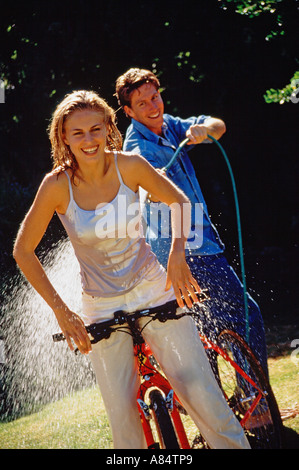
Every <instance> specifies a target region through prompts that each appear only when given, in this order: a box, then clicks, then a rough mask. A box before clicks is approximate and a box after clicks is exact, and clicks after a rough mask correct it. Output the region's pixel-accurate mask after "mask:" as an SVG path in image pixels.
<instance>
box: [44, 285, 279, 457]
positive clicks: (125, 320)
mask: <svg viewBox="0 0 299 470" xmlns="http://www.w3.org/2000/svg"><path fill="white" fill-rule="evenodd" d="M198 298H199V303H196V304H193V307H192V309H187V308H185V309H184V311H182V312H181V313H177V308H178V304H177V302H176V300H173V301H170V302H168V303H166V304H165V305H162V306H159V307H153V308H146V309H142V310H138V311H136V312H133V313H127V312H124V311H117V312H115V313H114V318H113V319H112V320H107V321H104V322H102V323H93V324H90V325H87V326H86V330H87V332H88V333H89V334H90V336H91V343H92V344H95V343H97V342H98V341H101V340H104V339H106V338H109V337H110V335H111V334H113V332H115V331H123V332H126V333H128V334H130V335H131V336H132V337H133V341H134V353H135V356H136V357H137V359H138V361H137V362H138V368H139V374H140V378H141V385H140V387H139V390H138V393H137V397H136V404H137V407H138V410H139V415H140V419H141V423H142V427H143V432H144V435H145V439H146V442H147V446H148V448H149V449H157V448H162V449H163V448H164V449H194V448H208V445H207V443H206V441H205V439H204V436H202V435H201V434H200V431H198V430H197V431H196V435H195V436H192V438H191V439H190V437H188V436H187V432H186V427H185V425H184V423H183V420H182V417H183V416H184V415H187V413H186V410H185V409H184V407H183V406H182V404H181V403H180V400H179V399H178V397H177V396H176V394H175V392H174V390H173V389H172V388H171V385H170V383H169V382H168V380H167V378H166V377H165V375H164V374H163V371H162V370H161V368H160V366H159V364H158V363H157V361H156V360H155V358H154V356H153V354H152V352H151V350H150V347H149V346H148V345H147V344H146V343H145V341H144V339H143V337H142V330H143V329H144V328H145V327H146V326H147V324H148V323H149V322H151V321H155V320H158V321H162V322H164V321H167V320H170V319H175V320H179V319H180V318H182V317H183V316H185V315H191V316H192V317H193V318H194V319H196V318H197V317H198V309H199V308H200V303H201V302H204V301H206V300H208V298H209V296H208V293H207V291H206V290H203V291H201V292H200V293H199V294H198ZM142 317H148V318H149V321H148V322H147V323H146V324H145V325H144V326H143V328H142V329H139V327H138V320H139V319H140V318H142ZM199 336H200V339H201V341H202V342H203V345H204V347H205V349H206V350H211V351H212V352H213V354H214V360H213V367H212V368H213V372H214V374H215V376H216V379H217V381H218V384H219V386H220V388H221V390H222V392H223V394H224V396H225V398H226V400H227V403H228V405H229V406H230V408H231V409H232V411H233V412H234V413H235V415H236V417H237V419H238V420H239V422H240V424H241V426H242V427H243V429H244V432H245V434H246V436H247V438H248V440H249V442H250V445H251V447H252V448H259V449H262V448H269V449H271V448H272V449H273V448H280V447H281V427H282V422H281V417H280V412H279V409H278V406H277V403H276V399H275V396H274V394H273V391H272V389H271V386H270V384H269V381H268V379H267V378H266V376H265V374H264V372H263V370H262V368H261V366H260V364H259V362H258V360H257V359H256V358H255V356H254V354H253V353H252V351H251V350H250V348H249V346H248V345H247V344H246V342H245V341H244V340H243V339H242V338H241V337H240V336H239V335H238V334H237V333H235V332H233V331H231V330H223V331H222V332H221V333H220V334H219V336H218V340H217V341H216V342H215V343H214V342H211V341H210V340H209V339H208V338H207V337H205V336H203V335H202V334H201V333H199ZM64 339H65V337H64V335H63V334H62V333H57V334H54V335H53V340H54V341H55V342H57V341H61V340H64ZM236 361H237V362H236ZM152 422H153V423H154V424H155V426H152Z"/></svg>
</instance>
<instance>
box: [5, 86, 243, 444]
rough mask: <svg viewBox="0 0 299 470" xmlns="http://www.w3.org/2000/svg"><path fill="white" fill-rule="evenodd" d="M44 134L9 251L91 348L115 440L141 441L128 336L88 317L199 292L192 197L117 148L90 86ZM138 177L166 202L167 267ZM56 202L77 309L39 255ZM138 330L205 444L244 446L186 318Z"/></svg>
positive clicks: (67, 327) (104, 108) (68, 328)
mask: <svg viewBox="0 0 299 470" xmlns="http://www.w3.org/2000/svg"><path fill="white" fill-rule="evenodd" d="M49 135H50V140H51V144H52V156H53V160H54V167H53V170H52V171H51V172H50V173H49V174H47V175H46V176H45V178H44V180H43V181H42V183H41V185H40V188H39V190H38V192H37V195H36V197H35V200H34V202H33V204H32V206H31V208H30V210H29V212H28V213H27V215H26V217H25V219H24V221H23V223H22V224H21V227H20V230H19V233H18V235H17V239H16V242H15V247H14V257H15V259H16V261H17V263H18V265H19V267H20V269H21V270H22V271H23V273H24V274H25V276H26V277H27V279H28V280H29V282H30V283H31V284H32V286H33V287H34V288H35V289H36V290H37V291H38V292H39V293H40V295H41V296H42V297H43V298H44V300H45V301H46V302H47V303H48V304H49V306H50V307H51V308H52V310H53V312H54V314H55V316H56V318H57V321H58V323H59V325H60V328H61V330H62V332H63V333H64V335H65V336H66V339H67V342H68V345H69V347H70V349H71V350H73V348H74V345H73V343H75V344H76V346H77V347H78V348H79V350H80V351H81V353H83V354H89V353H90V354H89V356H90V358H91V361H92V364H93V367H94V371H95V374H96V377H97V381H98V383H99V386H100V390H101V394H102V397H103V400H104V403H105V406H106V409H107V413H108V416H109V421H110V425H111V429H112V434H113V441H114V447H115V448H131V449H134V448H135V449H137V448H144V447H145V446H146V444H145V441H144V437H143V432H142V427H141V422H140V418H139V415H138V410H137V406H136V392H137V388H138V385H139V377H138V372H137V369H136V364H135V359H134V354H133V345H132V338H131V337H130V336H129V335H126V334H123V333H121V332H116V333H114V334H113V335H111V337H110V338H109V339H108V340H103V341H101V342H99V343H97V344H96V345H94V346H93V347H91V343H90V339H89V336H88V334H87V332H86V329H85V325H86V324H89V323H93V322H101V321H103V320H106V319H108V318H112V317H113V313H114V312H115V311H116V310H120V309H122V310H126V311H128V312H133V311H134V310H137V309H141V308H145V307H147V306H157V305H162V304H164V303H166V302H168V301H169V300H172V299H174V298H176V299H177V301H178V303H179V306H180V307H183V306H184V303H183V301H182V297H181V296H182V295H183V296H184V298H185V299H186V303H187V305H188V306H189V307H190V306H191V304H192V303H193V301H196V300H197V297H196V293H195V292H196V290H199V289H200V288H199V286H198V285H197V283H196V281H195V279H194V278H193V277H192V276H191V273H190V270H189V268H188V266H187V264H186V261H185V254H184V246H185V239H186V238H185V236H184V235H185V234H187V235H188V233H189V228H190V226H189V224H190V220H189V217H188V216H187V217H186V214H188V213H189V211H186V210H184V211H183V207H184V206H185V209H186V206H187V207H188V208H189V201H188V199H187V198H186V196H185V195H184V194H183V193H182V192H181V191H180V190H178V189H177V188H176V187H175V186H174V185H173V184H172V183H170V182H169V180H168V179H166V178H164V177H163V176H162V175H160V174H159V173H158V172H157V171H156V170H154V169H153V168H152V167H151V165H150V164H149V163H147V162H146V160H145V159H143V158H142V157H141V156H139V155H132V154H126V153H123V152H121V151H120V149H121V145H122V139H121V135H120V133H119V131H118V129H117V127H116V125H115V118H114V111H113V110H112V109H111V108H110V107H109V106H108V105H107V103H106V102H105V101H104V100H103V99H101V98H100V97H99V96H98V95H97V94H95V93H93V92H88V91H77V92H74V93H72V94H70V95H67V96H66V97H65V99H64V100H63V101H62V102H61V103H60V104H59V105H58V107H57V108H56V111H55V112H54V114H53V117H52V122H51V125H50V128H49ZM140 187H142V188H144V189H145V190H146V191H148V192H149V193H154V194H155V195H157V196H158V197H159V200H161V201H162V202H164V203H166V204H168V205H170V206H171V209H172V231H173V232H172V233H173V240H172V248H171V252H170V255H169V262H168V273H167V275H166V272H165V270H164V269H163V268H162V267H161V265H160V264H159V263H158V261H157V259H156V257H155V255H154V254H153V253H152V252H151V250H150V247H149V245H147V244H146V242H145V239H144V237H143V234H142V224H141V220H140V217H139V218H136V204H137V205H138V202H139V188H140ZM55 211H56V212H57V214H58V216H59V217H60V219H61V222H62V224H63V225H64V227H65V229H66V231H67V233H68V236H69V238H70V241H71V242H72V245H73V247H74V251H75V254H76V256H77V258H78V261H79V265H80V273H81V280H82V289H83V294H82V307H83V308H82V312H83V313H82V315H81V316H79V315H78V314H76V313H75V312H72V311H71V310H70V309H69V308H68V307H67V305H66V304H65V303H64V301H63V299H62V298H61V297H60V296H59V295H58V294H57V292H56V291H55V289H54V287H53V286H52V284H51V283H50V281H49V280H48V278H47V276H46V274H45V272H44V269H43V267H42V265H41V263H40V262H39V260H38V258H37V257H36V255H35V249H36V247H37V245H38V244H39V242H40V240H41V238H42V236H43V235H44V233H45V231H46V229H47V226H48V224H49V222H50V220H51V218H52V216H53V214H54V212H55ZM181 214H184V215H185V217H181ZM132 215H133V217H132ZM188 293H189V294H190V297H191V299H189V298H188ZM143 334H144V338H145V340H146V341H147V342H148V344H149V345H150V347H151V349H152V351H153V353H154V355H155V357H156V359H157V360H158V362H159V363H160V364H161V366H162V368H163V370H164V371H165V373H166V374H167V376H168V379H169V380H170V382H171V383H172V386H173V388H174V389H175V391H176V393H177V394H178V396H179V397H180V399H181V400H182V403H183V404H184V406H185V407H186V409H187V411H188V412H189V414H190V416H191V417H192V418H193V420H194V421H195V422H196V424H197V425H198V427H199V428H200V429H201V431H202V433H203V435H204V436H205V438H206V440H207V441H208V443H209V444H210V446H211V447H212V448H248V447H249V445H248V442H247V440H246V438H245V436H244V433H243V430H242V428H241V426H240V425H239V423H238V421H237V419H236V418H235V416H234V415H233V413H232V412H231V410H230V409H229V407H228V406H227V404H226V402H225V400H224V398H223V396H222V393H221V391H220V389H219V388H218V386H217V383H216V380H215V378H214V376H213V374H212V371H211V369H210V366H209V363H208V360H207V358H206V355H205V352H204V348H203V346H202V344H201V342H200V340H199V338H198V334H197V330H196V328H195V326H194V324H193V321H192V320H191V318H190V317H183V318H181V319H180V320H170V321H167V322H166V323H160V322H152V323H150V324H149V325H148V326H147V327H146V328H145V330H144V333H143ZM170 357H171V358H172V360H170ZM173 358H174V360H173ZM120 387H121V389H120Z"/></svg>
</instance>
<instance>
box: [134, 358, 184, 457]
mask: <svg viewBox="0 0 299 470" xmlns="http://www.w3.org/2000/svg"><path fill="white" fill-rule="evenodd" d="M147 353H148V351H147ZM139 369H140V375H141V377H142V378H143V382H142V384H141V385H140V387H139V390H138V394H137V406H138V411H139V416H140V419H141V424H142V427H143V432H144V435H145V439H146V443H147V446H148V448H149V449H153V448H156V447H157V443H156V441H155V439H154V436H153V431H152V428H151V424H150V420H151V418H152V413H151V409H150V406H149V405H147V403H145V401H144V398H145V395H146V393H147V392H148V391H149V390H150V389H152V388H156V389H159V390H161V391H162V392H163V394H164V395H165V397H166V400H165V401H166V406H167V409H168V412H169V415H170V417H171V420H172V423H173V426H174V429H175V432H176V435H177V439H178V442H179V444H180V447H181V448H182V449H190V444H189V441H188V438H187V435H186V432H185V428H184V425H183V423H182V420H181V416H180V413H179V410H178V405H179V406H181V407H182V405H181V404H180V402H179V399H178V398H177V396H176V395H175V393H174V391H173V390H172V389H171V387H170V384H169V382H168V380H167V379H165V378H164V377H163V376H162V375H161V374H160V373H159V372H158V371H157V370H156V369H154V368H153V366H152V365H151V363H150V360H149V357H148V356H147V355H146V356H144V358H143V359H141V360H140V366H139ZM182 408H183V407H182ZM157 427H158V425H157Z"/></svg>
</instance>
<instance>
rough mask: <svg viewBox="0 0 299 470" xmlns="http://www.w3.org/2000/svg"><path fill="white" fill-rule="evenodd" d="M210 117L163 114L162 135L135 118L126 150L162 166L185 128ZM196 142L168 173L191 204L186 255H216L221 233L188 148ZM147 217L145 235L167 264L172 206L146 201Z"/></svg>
mask: <svg viewBox="0 0 299 470" xmlns="http://www.w3.org/2000/svg"><path fill="white" fill-rule="evenodd" d="M207 118H208V116H205V115H201V116H198V117H190V118H188V119H181V118H178V117H173V116H170V115H169V114H164V124H163V128H162V129H163V137H161V136H158V135H156V134H154V133H153V132H152V131H150V130H149V129H148V128H147V127H146V126H144V125H143V124H141V123H140V122H138V121H135V120H134V119H132V121H131V124H130V126H129V127H128V129H127V132H126V136H125V140H124V146H123V149H124V150H125V151H130V152H134V153H138V154H140V155H142V156H143V157H144V158H146V159H147V160H148V161H149V162H150V163H151V164H152V165H153V166H154V167H155V168H163V167H165V166H166V165H167V163H168V162H169V161H170V159H171V158H172V156H173V154H174V152H175V150H176V148H177V147H178V145H179V144H180V143H181V142H182V140H184V139H185V138H186V131H187V130H188V129H189V127H190V126H191V125H193V124H202V123H204V121H205V119H207ZM193 147H194V146H193V145H185V146H184V147H183V149H182V150H181V152H180V153H179V155H178V157H177V158H176V160H175V161H174V162H173V164H172V166H171V167H170V168H169V169H168V170H167V176H168V177H169V178H170V179H171V180H172V181H173V182H174V183H175V184H176V185H177V186H178V187H179V188H181V189H182V190H183V191H184V193H185V194H186V195H187V197H188V198H189V199H190V201H191V204H192V229H191V232H190V236H189V239H188V242H187V244H186V255H190V256H192V255H214V254H218V253H222V252H223V251H224V245H223V243H222V241H221V240H220V237H219V235H218V232H217V230H216V228H215V227H214V225H213V224H212V223H211V220H210V217H209V215H208V210H207V206H206V203H205V200H204V197H203V194H202V192H201V189H200V186H199V183H198V180H197V178H196V173H195V170H194V168H193V165H192V163H191V161H190V159H189V156H188V151H189V150H191V149H192V148H193ZM144 216H145V219H146V224H147V230H146V238H147V241H148V242H149V243H150V245H151V247H152V250H153V251H154V253H155V254H156V255H157V257H158V259H159V261H160V262H161V263H162V264H163V265H164V266H165V267H166V266H167V259H168V254H169V249H170V246H171V228H170V223H171V222H170V216H169V208H168V206H166V205H165V204H162V203H153V202H151V203H149V202H148V201H145V205H144Z"/></svg>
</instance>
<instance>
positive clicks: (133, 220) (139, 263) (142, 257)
mask: <svg viewBox="0 0 299 470" xmlns="http://www.w3.org/2000/svg"><path fill="white" fill-rule="evenodd" d="M114 159H115V166H116V171H117V175H118V178H119V183H120V186H119V190H118V193H117V195H116V196H115V198H114V199H113V200H112V201H111V202H110V203H103V204H99V205H98V206H97V207H96V209H94V210H84V209H81V208H80V207H79V206H78V205H77V204H76V202H75V200H74V197H73V190H72V184H71V180H70V177H69V175H68V174H67V172H65V174H66V176H67V178H68V182H69V193H70V202H69V205H68V208H67V211H66V213H65V214H59V213H58V216H59V218H60V220H61V222H62V224H63V226H64V228H65V230H66V232H67V234H68V236H69V239H70V241H71V243H72V245H73V248H74V251H75V255H76V257H77V259H78V261H79V265H80V274H81V282H82V288H83V291H84V292H85V293H86V294H88V295H93V296H97V297H115V296H117V295H121V294H124V293H126V292H128V291H130V290H131V289H133V288H134V286H135V285H136V284H138V282H139V281H140V280H141V278H142V277H143V276H144V275H146V273H147V272H148V271H149V270H150V269H152V268H153V266H154V265H155V264H157V263H158V261H157V258H156V256H155V255H154V253H153V252H152V251H151V249H150V246H149V245H148V244H147V243H146V241H145V238H144V235H143V230H142V223H141V211H140V204H139V191H137V192H136V193H134V191H132V190H131V189H130V188H129V187H128V186H126V185H125V184H124V182H123V180H122V177H121V174H120V171H119V168H118V165H117V153H116V152H115V154H114Z"/></svg>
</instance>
